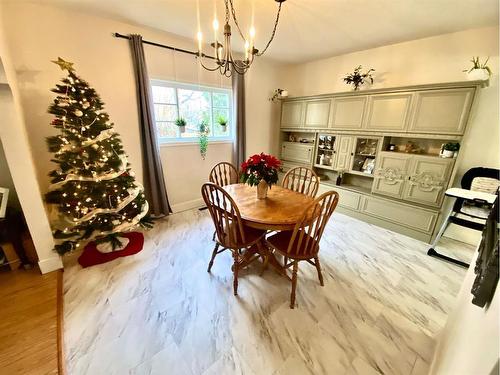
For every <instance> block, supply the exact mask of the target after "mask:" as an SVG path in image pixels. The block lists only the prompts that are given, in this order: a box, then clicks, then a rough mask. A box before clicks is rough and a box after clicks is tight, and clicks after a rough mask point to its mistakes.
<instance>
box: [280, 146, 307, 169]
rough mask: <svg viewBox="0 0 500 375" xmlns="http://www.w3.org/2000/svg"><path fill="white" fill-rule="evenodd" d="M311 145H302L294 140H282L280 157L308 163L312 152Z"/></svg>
mask: <svg viewBox="0 0 500 375" xmlns="http://www.w3.org/2000/svg"><path fill="white" fill-rule="evenodd" d="M313 147H314V146H313V145H312V144H311V145H302V144H300V143H295V142H283V144H282V145H281V158H282V159H283V160H289V161H295V162H299V163H304V164H310V163H311V159H312V154H313Z"/></svg>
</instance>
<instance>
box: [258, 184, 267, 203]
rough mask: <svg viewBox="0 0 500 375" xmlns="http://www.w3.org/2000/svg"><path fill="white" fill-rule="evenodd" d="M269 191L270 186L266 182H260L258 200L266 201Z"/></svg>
mask: <svg viewBox="0 0 500 375" xmlns="http://www.w3.org/2000/svg"><path fill="white" fill-rule="evenodd" d="M268 189H269V185H268V184H267V182H266V181H264V180H260V182H259V184H258V185H257V198H258V199H266V198H267V190H268Z"/></svg>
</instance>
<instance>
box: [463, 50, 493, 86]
mask: <svg viewBox="0 0 500 375" xmlns="http://www.w3.org/2000/svg"><path fill="white" fill-rule="evenodd" d="M489 59H490V58H489V57H488V58H486V60H485V61H484V62H483V63H481V62H480V61H479V56H475V57H472V59H471V63H472V67H471V68H470V69H464V70H463V71H464V72H466V73H467V79H468V80H469V81H486V80H488V79H489V78H490V76H491V69H490V68H489V66H488V65H486V64H487V63H488V60H489Z"/></svg>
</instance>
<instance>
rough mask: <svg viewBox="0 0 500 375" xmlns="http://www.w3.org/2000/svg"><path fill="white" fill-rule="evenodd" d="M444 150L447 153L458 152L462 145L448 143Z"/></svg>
mask: <svg viewBox="0 0 500 375" xmlns="http://www.w3.org/2000/svg"><path fill="white" fill-rule="evenodd" d="M443 149H444V150H446V151H458V150H459V149H460V143H457V142H449V143H446V144H445V145H444V146H443Z"/></svg>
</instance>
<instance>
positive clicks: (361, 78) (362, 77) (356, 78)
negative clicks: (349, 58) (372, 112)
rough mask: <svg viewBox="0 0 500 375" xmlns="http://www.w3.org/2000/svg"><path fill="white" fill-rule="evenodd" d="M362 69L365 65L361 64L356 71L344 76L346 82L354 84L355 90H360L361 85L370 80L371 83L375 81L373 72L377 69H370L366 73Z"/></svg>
mask: <svg viewBox="0 0 500 375" xmlns="http://www.w3.org/2000/svg"><path fill="white" fill-rule="evenodd" d="M361 69H363V67H362V66H361V65H359V66H358V67H357V68H356V69H354V72H352V73H350V74H347V75H346V76H345V77H344V78H343V80H344V82H345V83H347V84H348V85H353V86H354V91H357V90H359V87H360V86H361V85H363V84H364V83H365V82H368V81H370V83H373V77H372V72H374V71H375V69H368V70H367V71H366V72H365V73H362V72H361Z"/></svg>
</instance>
